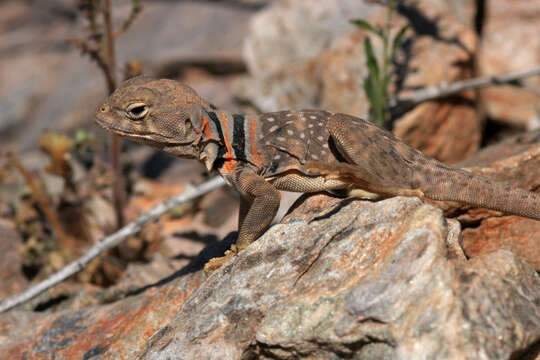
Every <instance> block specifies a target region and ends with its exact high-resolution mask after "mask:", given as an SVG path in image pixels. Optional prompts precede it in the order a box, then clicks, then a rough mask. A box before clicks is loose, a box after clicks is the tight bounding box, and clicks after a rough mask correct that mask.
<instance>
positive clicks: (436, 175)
mask: <svg viewBox="0 0 540 360" xmlns="http://www.w3.org/2000/svg"><path fill="white" fill-rule="evenodd" d="M96 122H97V123H98V124H99V125H100V126H102V127H104V128H105V129H107V130H109V131H112V132H114V133H116V134H118V135H120V136H124V137H127V138H130V139H132V140H135V141H138V142H141V143H145V144H148V145H151V146H153V147H156V148H158V149H160V150H162V151H164V152H166V153H169V154H171V155H174V156H178V157H183V158H194V159H199V160H201V161H202V162H204V163H205V165H206V167H207V169H208V170H217V171H218V172H219V173H220V174H221V175H222V176H223V177H224V179H225V180H226V181H227V182H228V183H229V184H230V185H231V186H233V187H235V188H236V189H237V190H238V191H239V193H240V195H241V203H240V216H239V235H238V241H237V247H233V249H232V250H233V251H232V252H229V253H228V255H227V256H226V257H224V258H219V259H213V263H212V262H211V263H210V267H218V266H219V265H220V264H221V263H222V262H223V261H224V260H225V259H226V258H227V257H228V256H231V255H232V254H233V253H235V252H237V251H238V250H241V249H242V248H244V247H246V246H247V245H248V244H249V243H251V242H252V241H254V240H256V239H257V238H258V237H259V236H260V235H262V233H264V231H265V230H266V229H267V228H268V226H269V225H270V223H271V221H272V219H273V218H274V216H275V213H276V212H277V209H278V207H279V201H280V196H279V192H278V190H285V191H294V192H305V193H306V192H307V193H309V192H317V191H324V190H326V191H332V190H343V189H345V190H351V189H357V188H359V189H362V190H367V191H369V192H372V193H377V194H382V195H385V196H394V195H405V196H418V197H426V198H429V199H433V200H447V201H458V202H462V203H467V204H471V205H474V206H479V207H486V208H491V209H494V210H499V211H503V212H507V213H512V214H516V215H520V216H525V217H529V218H532V219H536V220H540V196H539V195H538V194H535V193H532V192H529V191H527V190H523V189H519V188H516V187H512V186H510V185H507V184H504V183H500V182H497V181H495V180H491V179H489V178H485V177H482V176H479V175H475V174H472V173H470V172H467V171H465V170H461V169H456V168H453V167H450V166H447V165H444V164H442V163H440V162H438V161H437V160H435V159H432V158H429V157H427V156H426V155H424V154H422V153H421V152H420V151H418V150H416V149H414V148H412V147H410V146H409V145H407V144H405V143H404V142H403V141H401V140H400V139H399V138H397V137H396V136H394V135H393V134H392V133H390V132H388V131H386V130H384V129H381V128H379V127H377V126H376V125H374V124H372V123H370V122H368V121H365V120H362V119H359V118H356V117H353V116H350V115H345V114H334V113H330V112H328V111H323V110H299V111H278V112H271V113H265V114H261V115H257V116H246V115H242V114H231V113H228V112H226V111H222V110H220V109H217V108H216V107H215V106H213V105H211V104H209V103H208V102H206V101H205V100H204V99H202V98H201V97H200V96H199V95H198V94H197V93H196V92H195V91H194V90H193V89H191V88H190V87H188V86H187V85H184V84H181V83H179V82H176V81H173V80H166V79H162V80H155V79H153V78H150V77H145V76H142V77H137V78H134V79H131V80H128V81H126V82H124V83H123V84H122V85H121V86H120V87H119V88H118V89H117V90H116V91H115V92H114V93H113V94H112V95H111V96H110V97H109V98H108V99H107V100H106V101H105V102H104V104H103V105H102V106H101V107H100V108H99V109H98V111H97V112H96Z"/></svg>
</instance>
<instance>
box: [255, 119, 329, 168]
mask: <svg viewBox="0 0 540 360" xmlns="http://www.w3.org/2000/svg"><path fill="white" fill-rule="evenodd" d="M330 116H332V114H331V113H329V112H327V111H322V110H299V111H278V112H271V113H265V114H262V115H259V117H258V119H257V126H258V127H259V129H258V131H257V136H256V138H255V139H254V141H255V148H257V149H260V151H261V153H262V154H264V164H263V166H262V169H261V170H262V171H261V175H263V176H264V177H272V176H274V175H278V174H280V173H284V172H287V171H291V170H296V171H301V172H302V171H303V170H304V166H305V164H306V163H307V162H309V161H317V162H332V161H335V157H334V155H333V153H332V149H331V148H330V144H329V138H330V134H329V133H328V130H327V127H326V124H327V122H328V119H329V118H330Z"/></svg>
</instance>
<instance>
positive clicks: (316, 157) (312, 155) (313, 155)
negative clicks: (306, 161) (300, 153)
mask: <svg viewBox="0 0 540 360" xmlns="http://www.w3.org/2000/svg"><path fill="white" fill-rule="evenodd" d="M311 158H312V159H315V160H319V157H318V156H317V155H315V154H311Z"/></svg>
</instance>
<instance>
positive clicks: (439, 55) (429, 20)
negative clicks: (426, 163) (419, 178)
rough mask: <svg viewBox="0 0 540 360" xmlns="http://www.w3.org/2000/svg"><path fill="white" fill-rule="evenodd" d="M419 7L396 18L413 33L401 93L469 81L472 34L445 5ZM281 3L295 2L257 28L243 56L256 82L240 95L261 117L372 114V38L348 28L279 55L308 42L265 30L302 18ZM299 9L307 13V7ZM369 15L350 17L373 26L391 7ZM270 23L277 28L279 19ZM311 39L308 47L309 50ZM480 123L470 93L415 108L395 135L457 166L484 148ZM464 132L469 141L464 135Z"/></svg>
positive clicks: (402, 61) (270, 13)
mask: <svg viewBox="0 0 540 360" xmlns="http://www.w3.org/2000/svg"><path fill="white" fill-rule="evenodd" d="M361 3H362V2H358V1H357V2H355V4H356V6H360V4H361ZM417 3H418V5H417V7H413V6H408V5H400V6H399V7H398V12H397V13H396V14H395V15H394V18H393V20H392V31H393V33H394V34H395V33H396V32H397V31H398V30H399V29H400V28H401V27H402V26H403V25H404V24H406V23H408V22H411V24H413V29H412V30H410V31H408V33H407V35H406V36H405V38H406V40H407V46H406V47H405V48H404V49H402V50H404V52H403V53H402V54H401V56H400V57H398V61H399V65H398V66H399V68H398V72H399V73H400V74H402V75H403V76H404V77H403V79H401V80H400V84H401V85H400V87H399V89H397V90H403V91H404V90H406V89H414V88H417V87H420V86H425V85H434V84H438V83H441V82H445V81H446V82H454V81H457V80H463V79H467V78H470V77H471V76H472V72H473V67H472V64H473V58H474V53H475V51H476V48H477V36H476V34H475V33H474V31H473V30H472V29H471V28H469V27H467V26H466V25H463V24H462V22H461V21H460V19H458V18H457V17H456V16H455V15H454V14H453V13H452V11H451V10H450V8H451V5H449V4H448V3H447V2H444V1H435V2H434V1H429V2H428V1H419V2H417ZM280 4H287V5H290V4H291V5H292V4H295V3H294V2H292V3H289V2H277V3H275V6H273V7H269V8H268V9H266V10H264V11H263V12H262V13H261V14H260V15H258V16H256V17H255V18H254V20H253V22H252V26H251V28H250V29H251V34H250V35H249V36H248V40H247V45H246V50H245V52H244V53H245V57H246V59H247V60H246V61H247V63H248V65H249V66H248V69H249V70H250V75H251V78H249V79H247V80H246V81H245V83H244V84H243V85H242V86H241V87H240V89H239V92H240V96H241V97H244V98H246V99H248V100H249V101H250V102H251V103H253V104H255V105H256V107H257V108H259V109H260V110H262V111H275V110H279V109H288V108H324V109H326V110H329V111H333V112H343V113H347V114H352V115H356V116H360V117H364V118H365V117H366V116H367V113H368V110H369V104H368V102H367V98H366V96H365V94H364V85H363V82H364V78H365V77H366V75H367V69H366V65H365V64H366V56H365V53H364V45H363V43H364V40H365V38H366V36H368V34H367V32H366V31H364V30H358V29H355V27H354V26H353V25H350V28H349V29H347V31H335V32H328V34H327V35H326V36H327V37H328V40H327V41H326V42H324V43H323V42H320V41H318V39H317V40H316V41H315V40H312V39H310V38H305V39H303V40H304V42H302V44H303V46H302V47H299V48H297V49H296V50H294V51H292V50H289V51H288V52H287V54H286V55H281V53H282V52H283V51H284V50H283V49H289V48H290V47H291V45H290V42H293V41H294V39H297V38H303V36H304V33H303V30H302V28H296V27H286V26H278V25H275V24H274V25H271V23H269V24H268V25H267V26H266V27H261V26H260V25H261V24H260V22H262V21H263V20H264V21H267V22H269V21H270V20H271V19H274V18H275V17H278V15H279V17H281V18H288V17H290V16H298V15H297V13H299V12H300V11H299V10H298V9H297V8H295V7H294V6H289V7H285V6H278V5H280ZM298 4H300V2H298ZM301 4H303V3H301ZM328 4H331V3H328ZM332 4H333V3H332ZM346 4H348V3H346ZM296 6H299V7H300V9H302V10H304V11H306V9H304V7H303V6H304V5H296ZM332 6H335V5H332ZM458 8H460V9H462V8H461V7H458ZM309 9H310V10H309V11H308V12H307V14H305V15H304V14H303V13H302V14H303V16H304V17H306V18H312V17H316V16H318V14H319V13H318V10H317V8H316V7H311V8H309ZM369 9H370V11H364V12H362V13H358V16H348V17H347V19H349V18H363V19H365V20H367V21H368V22H370V23H373V24H381V25H382V24H384V23H385V21H386V20H385V19H386V8H384V7H381V6H375V5H371V6H370V8H369ZM334 11H337V10H334ZM351 13H352V12H351ZM276 14H277V15H276ZM354 14H356V13H354ZM261 19H262V20H261ZM419 19H421V20H422V21H419ZM273 21H274V22H275V23H276V24H280V20H275V19H274V20H273ZM465 22H467V21H465ZM265 24H266V23H265ZM317 26H319V25H317ZM268 28H270V29H271V30H273V31H269V30H268ZM336 28H337V29H341V28H342V27H336ZM261 29H262V30H261ZM343 29H345V28H343ZM370 36H372V35H370ZM269 38H270V39H269ZM309 41H311V44H309V45H308V44H306V42H307V43H309ZM372 43H373V45H374V49H375V52H376V53H377V54H379V56H380V55H381V54H382V44H381V42H380V41H379V40H378V39H376V38H375V37H372ZM254 44H257V46H255V45H254ZM322 45H324V46H322ZM306 48H307V50H306ZM317 50H318V52H317ZM269 54H276V55H272V56H270V55H269ZM254 59H255V60H254ZM263 65H264V66H263ZM480 125H481V124H480V119H479V115H478V114H477V111H476V108H475V96H474V94H473V93H465V94H463V95H462V96H456V97H454V98H452V99H447V100H441V101H434V102H428V103H425V104H421V105H419V106H417V107H416V108H415V109H414V110H413V111H411V112H408V113H406V114H405V115H404V116H402V117H401V118H400V119H398V120H397V121H396V122H395V128H394V132H395V133H396V134H397V135H398V136H400V137H402V138H404V139H405V140H406V141H407V142H408V143H410V144H411V145H413V146H415V147H417V148H418V149H420V150H422V151H424V152H425V153H426V154H428V155H430V156H432V157H435V158H437V159H439V160H441V161H445V162H448V163H456V162H458V161H461V160H464V159H465V158H467V157H468V156H470V155H472V154H473V153H474V152H476V151H477V149H478V148H479V145H480V141H481V126H480ZM463 133H466V134H468V136H466V137H465V136H462V134H463Z"/></svg>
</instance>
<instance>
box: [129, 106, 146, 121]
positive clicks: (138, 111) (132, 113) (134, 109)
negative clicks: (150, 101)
mask: <svg viewBox="0 0 540 360" xmlns="http://www.w3.org/2000/svg"><path fill="white" fill-rule="evenodd" d="M146 114H148V105H146V104H145V103H143V102H135V103H131V104H129V105H128V106H127V108H126V115H127V117H128V118H130V119H132V120H140V119H142V118H144V117H145V116H146Z"/></svg>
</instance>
